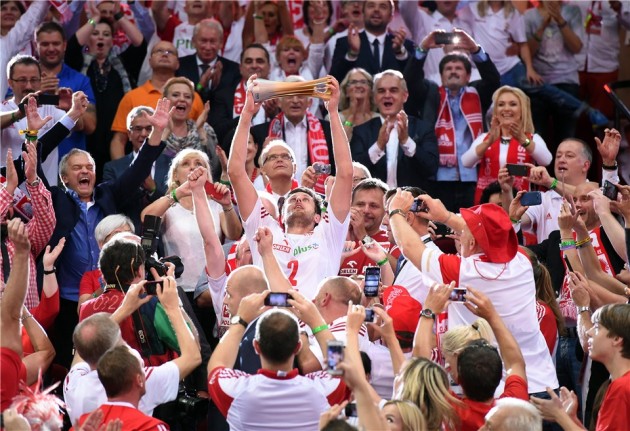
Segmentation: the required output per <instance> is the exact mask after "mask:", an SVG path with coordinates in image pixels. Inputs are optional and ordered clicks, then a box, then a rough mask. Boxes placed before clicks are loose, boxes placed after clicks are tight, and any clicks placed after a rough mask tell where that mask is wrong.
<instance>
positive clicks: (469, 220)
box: [460, 204, 518, 263]
mask: <svg viewBox="0 0 630 431" xmlns="http://www.w3.org/2000/svg"><path fill="white" fill-rule="evenodd" d="M460 212H461V215H462V217H463V218H464V221H465V222H466V225H467V226H468V229H470V232H471V233H472V235H473V237H474V238H475V241H477V243H478V244H479V245H480V246H481V249H482V250H483V252H484V253H485V254H486V257H487V258H488V260H490V262H493V263H507V262H509V261H511V260H512V259H513V258H514V256H516V252H517V251H518V240H517V238H516V232H514V229H513V228H512V222H511V221H510V217H509V216H508V215H507V213H506V212H505V211H504V210H503V208H501V207H500V206H498V205H496V204H482V205H477V206H474V207H471V208H462V209H460Z"/></svg>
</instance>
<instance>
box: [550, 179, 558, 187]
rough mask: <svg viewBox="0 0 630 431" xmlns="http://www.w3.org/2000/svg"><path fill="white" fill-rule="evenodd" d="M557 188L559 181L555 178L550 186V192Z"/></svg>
mask: <svg viewBox="0 0 630 431" xmlns="http://www.w3.org/2000/svg"><path fill="white" fill-rule="evenodd" d="M556 187H558V179H557V178H554V179H553V181H552V182H551V185H550V186H549V190H555V189H556Z"/></svg>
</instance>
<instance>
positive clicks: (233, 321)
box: [230, 316, 248, 329]
mask: <svg viewBox="0 0 630 431" xmlns="http://www.w3.org/2000/svg"><path fill="white" fill-rule="evenodd" d="M238 324H241V325H243V327H244V328H245V329H247V325H248V323H247V322H246V321H244V320H243V319H241V316H232V318H231V319H230V325H238Z"/></svg>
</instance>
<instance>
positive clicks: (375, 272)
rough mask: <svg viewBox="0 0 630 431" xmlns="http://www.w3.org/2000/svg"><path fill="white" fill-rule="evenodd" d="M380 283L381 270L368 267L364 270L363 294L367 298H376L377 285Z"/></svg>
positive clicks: (376, 267) (375, 267)
mask: <svg viewBox="0 0 630 431" xmlns="http://www.w3.org/2000/svg"><path fill="white" fill-rule="evenodd" d="M380 281H381V268H379V267H378V266H368V267H367V268H365V284H364V285H363V293H364V294H365V296H367V297H375V296H378V285H379V282H380Z"/></svg>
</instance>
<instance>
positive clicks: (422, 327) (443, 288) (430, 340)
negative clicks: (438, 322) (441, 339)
mask: <svg viewBox="0 0 630 431" xmlns="http://www.w3.org/2000/svg"><path fill="white" fill-rule="evenodd" d="M454 288H455V282H451V284H448V285H446V284H440V283H435V284H434V285H433V286H431V288H430V289H429V293H428V295H427V297H426V299H425V300H424V308H425V309H429V310H431V312H432V313H433V316H432V317H428V316H425V315H424V314H423V315H421V316H420V320H418V326H417V327H416V333H415V334H414V337H413V356H414V357H417V358H426V359H429V360H431V359H432V358H433V349H435V347H436V346H437V340H436V335H435V333H434V332H433V328H434V326H435V316H437V315H438V314H440V313H442V312H443V311H444V310H446V305H447V303H448V298H449V296H450V295H451V292H452V291H453V289H454Z"/></svg>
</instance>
